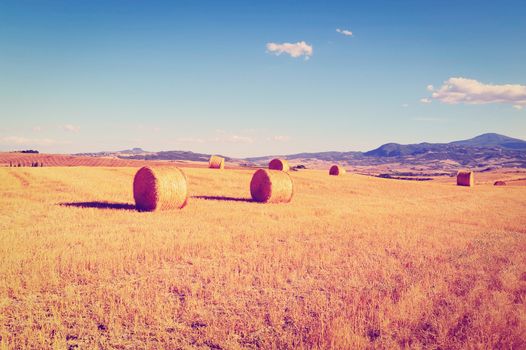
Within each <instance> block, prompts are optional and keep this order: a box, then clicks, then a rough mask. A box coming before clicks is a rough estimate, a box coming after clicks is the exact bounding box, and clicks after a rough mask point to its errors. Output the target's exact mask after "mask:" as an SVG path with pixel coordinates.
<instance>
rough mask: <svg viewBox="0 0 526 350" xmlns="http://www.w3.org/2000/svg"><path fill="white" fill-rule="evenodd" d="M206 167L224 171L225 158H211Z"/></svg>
mask: <svg viewBox="0 0 526 350" xmlns="http://www.w3.org/2000/svg"><path fill="white" fill-rule="evenodd" d="M208 167H209V168H211V169H224V168H225V158H223V157H219V156H211V157H210V160H209V161H208Z"/></svg>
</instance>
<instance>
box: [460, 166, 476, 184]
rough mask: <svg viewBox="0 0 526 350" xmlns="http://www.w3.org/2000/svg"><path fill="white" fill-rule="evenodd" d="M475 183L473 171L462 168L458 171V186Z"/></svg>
mask: <svg viewBox="0 0 526 350" xmlns="http://www.w3.org/2000/svg"><path fill="white" fill-rule="evenodd" d="M474 185H475V176H474V175H473V172H472V171H468V170H460V171H459V172H458V173H457V186H468V187H472V186H474Z"/></svg>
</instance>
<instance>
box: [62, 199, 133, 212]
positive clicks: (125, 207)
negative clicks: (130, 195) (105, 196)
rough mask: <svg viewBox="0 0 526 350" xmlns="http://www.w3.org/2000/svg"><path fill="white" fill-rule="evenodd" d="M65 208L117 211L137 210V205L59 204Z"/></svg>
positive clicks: (102, 203)
mask: <svg viewBox="0 0 526 350" xmlns="http://www.w3.org/2000/svg"><path fill="white" fill-rule="evenodd" d="M59 205H60V206H63V207H76V208H96V209H116V210H135V205H133V204H129V203H112V202H97V201H93V202H67V203H59Z"/></svg>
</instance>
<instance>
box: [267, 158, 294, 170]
mask: <svg viewBox="0 0 526 350" xmlns="http://www.w3.org/2000/svg"><path fill="white" fill-rule="evenodd" d="M268 168H269V169H271V170H281V171H289V170H290V167H289V162H287V161H286V160H285V159H279V158H275V159H272V160H271V161H270V163H268Z"/></svg>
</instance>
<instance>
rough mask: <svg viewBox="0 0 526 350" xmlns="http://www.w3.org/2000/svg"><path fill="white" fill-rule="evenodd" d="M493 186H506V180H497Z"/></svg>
mask: <svg viewBox="0 0 526 350" xmlns="http://www.w3.org/2000/svg"><path fill="white" fill-rule="evenodd" d="M493 186H506V182H504V181H495V183H494V184H493Z"/></svg>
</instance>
